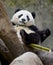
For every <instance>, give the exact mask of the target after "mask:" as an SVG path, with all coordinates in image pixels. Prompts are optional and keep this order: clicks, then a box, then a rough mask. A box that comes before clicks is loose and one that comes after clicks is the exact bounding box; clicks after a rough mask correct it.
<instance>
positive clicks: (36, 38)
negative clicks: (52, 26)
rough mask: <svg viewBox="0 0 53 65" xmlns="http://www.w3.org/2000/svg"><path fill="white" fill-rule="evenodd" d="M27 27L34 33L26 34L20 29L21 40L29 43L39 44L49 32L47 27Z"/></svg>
mask: <svg viewBox="0 0 53 65" xmlns="http://www.w3.org/2000/svg"><path fill="white" fill-rule="evenodd" d="M28 28H29V29H31V30H32V31H34V32H35V33H30V34H27V33H26V32H25V31H24V30H21V31H20V34H21V36H22V39H23V42H24V43H26V44H30V43H35V44H39V42H40V41H41V43H42V42H43V41H44V40H45V39H46V38H47V37H48V36H49V35H50V34H51V32H50V30H49V29H46V30H43V31H39V30H38V28H37V27H36V26H33V25H32V26H29V27H28Z"/></svg>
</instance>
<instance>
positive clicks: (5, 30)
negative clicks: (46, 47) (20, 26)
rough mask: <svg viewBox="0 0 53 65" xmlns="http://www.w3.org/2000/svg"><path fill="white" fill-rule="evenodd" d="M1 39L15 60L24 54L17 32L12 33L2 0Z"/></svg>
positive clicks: (0, 10) (0, 13) (0, 6)
mask: <svg viewBox="0 0 53 65" xmlns="http://www.w3.org/2000/svg"><path fill="white" fill-rule="evenodd" d="M0 38H1V39H2V40H3V41H4V43H5V45H6V46H7V48H8V49H9V51H10V53H11V54H12V57H13V58H15V57H17V56H19V55H21V54H22V53H23V52H24V47H23V45H21V44H20V42H19V40H18V37H17V35H16V33H15V32H12V24H11V23H10V20H9V18H8V15H7V13H6V11H5V7H4V5H3V2H2V1H1V0H0Z"/></svg>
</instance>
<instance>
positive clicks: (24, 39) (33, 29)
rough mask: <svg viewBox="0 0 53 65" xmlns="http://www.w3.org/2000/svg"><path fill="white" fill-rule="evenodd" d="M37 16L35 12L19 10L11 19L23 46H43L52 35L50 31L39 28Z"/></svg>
mask: <svg viewBox="0 0 53 65" xmlns="http://www.w3.org/2000/svg"><path fill="white" fill-rule="evenodd" d="M35 16H36V14H35V13H34V12H32V13H31V12H29V11H27V10H22V9H17V10H16V11H15V13H14V15H13V17H12V19H11V23H12V24H13V27H14V29H15V31H16V33H17V36H18V38H19V40H20V42H21V43H22V44H23V43H25V44H26V45H28V44H30V43H34V44H41V43H42V42H43V41H44V40H45V39H46V38H47V37H48V36H49V35H50V33H51V32H50V30H49V29H46V30H42V31H41V30H39V29H38V28H37V26H36V25H35Z"/></svg>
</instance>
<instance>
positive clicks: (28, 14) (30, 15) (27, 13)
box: [11, 10, 35, 26]
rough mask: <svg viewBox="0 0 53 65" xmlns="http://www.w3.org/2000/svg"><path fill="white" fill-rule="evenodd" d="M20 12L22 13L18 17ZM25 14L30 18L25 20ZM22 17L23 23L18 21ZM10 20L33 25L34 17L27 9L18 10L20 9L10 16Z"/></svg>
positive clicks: (19, 23)
mask: <svg viewBox="0 0 53 65" xmlns="http://www.w3.org/2000/svg"><path fill="white" fill-rule="evenodd" d="M21 14H23V16H21V17H20V18H18V16H19V15H21ZM26 16H29V18H30V20H29V21H27V17H26ZM22 18H24V19H25V20H26V21H25V24H23V23H21V22H20V21H22ZM11 22H14V23H15V24H17V25H26V26H30V25H32V24H33V25H35V22H34V18H33V16H32V14H31V13H30V12H29V11H27V10H20V11H18V12H16V13H15V14H14V15H13V17H12V19H11Z"/></svg>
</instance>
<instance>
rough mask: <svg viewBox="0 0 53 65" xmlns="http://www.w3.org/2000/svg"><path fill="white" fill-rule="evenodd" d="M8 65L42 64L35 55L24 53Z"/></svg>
mask: <svg viewBox="0 0 53 65" xmlns="http://www.w3.org/2000/svg"><path fill="white" fill-rule="evenodd" d="M10 65H43V63H42V62H41V60H40V58H39V57H38V56H37V55H36V54H34V53H32V52H26V53H24V54H23V55H21V56H19V57H17V58H15V59H14V60H13V61H12V63H11V64H10Z"/></svg>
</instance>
